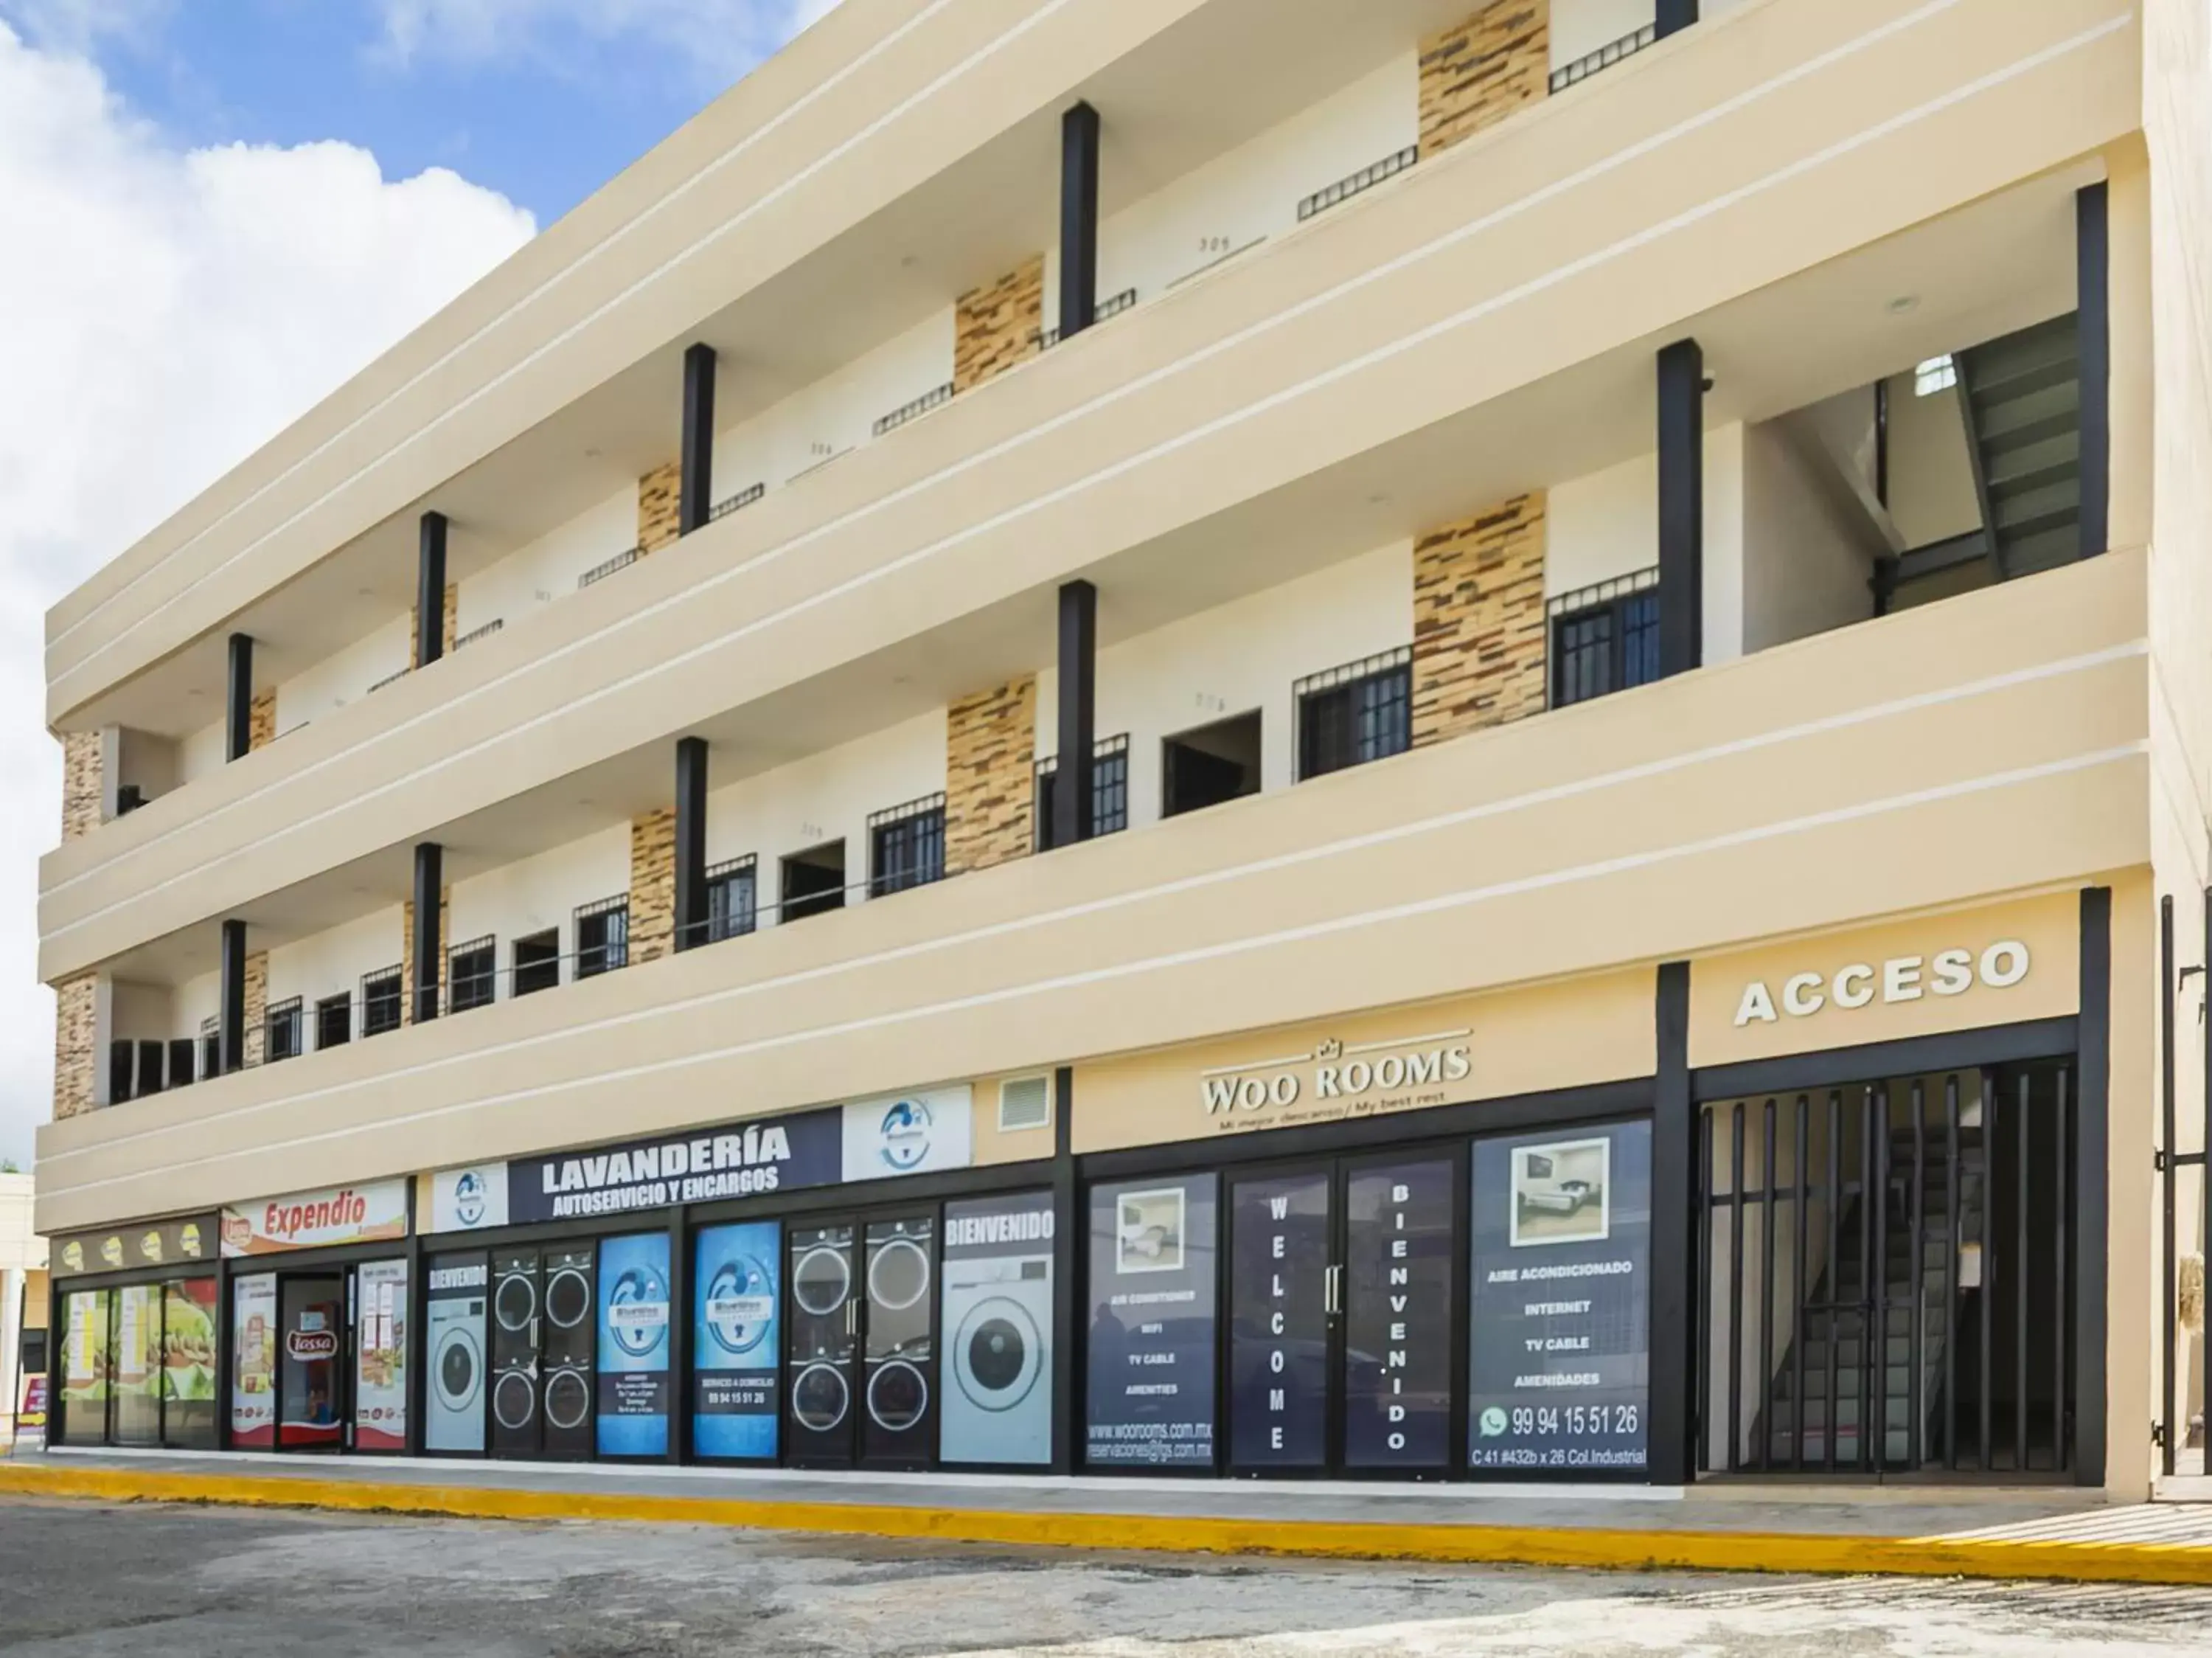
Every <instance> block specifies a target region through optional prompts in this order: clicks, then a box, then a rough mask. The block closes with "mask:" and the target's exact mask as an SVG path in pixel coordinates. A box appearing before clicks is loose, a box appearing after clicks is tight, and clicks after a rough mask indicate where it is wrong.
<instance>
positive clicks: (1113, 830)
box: [1030, 731, 1129, 852]
mask: <svg viewBox="0 0 2212 1658" xmlns="http://www.w3.org/2000/svg"><path fill="white" fill-rule="evenodd" d="M1059 777H1060V756H1059V755H1057V754H1048V755H1046V756H1045V758H1044V759H1041V760H1039V761H1038V762H1037V763H1036V792H1035V794H1034V795H1032V796H1031V800H1030V815H1031V817H1032V818H1033V819H1034V820H1035V827H1036V834H1035V835H1034V836H1033V837H1032V839H1033V843H1034V844H1035V846H1036V850H1038V851H1040V852H1049V851H1050V850H1052V849H1053V847H1054V844H1056V843H1055V842H1054V840H1053V838H1052V790H1053V784H1054V783H1055V782H1056V781H1057V780H1058V779H1059ZM1128 826H1129V734H1128V733H1127V732H1126V731H1122V732H1118V733H1116V734H1115V735H1113V736H1111V737H1100V738H1097V739H1096V740H1095V741H1092V743H1091V839H1093V840H1097V838H1100V837H1101V836H1103V835H1115V834H1119V833H1120V832H1121V831H1122V830H1124V829H1127V827H1128Z"/></svg>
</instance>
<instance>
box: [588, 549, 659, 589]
mask: <svg viewBox="0 0 2212 1658" xmlns="http://www.w3.org/2000/svg"><path fill="white" fill-rule="evenodd" d="M644 557H645V549H644V548H643V547H628V548H625V549H624V550H623V551H622V552H618V553H617V554H616V555H615V556H614V557H613V558H610V559H608V560H606V561H605V563H604V564H594V565H592V567H591V569H589V570H586V571H585V572H584V573H583V574H582V575H581V576H578V577H577V578H576V591H577V592H579V593H581V592H582V591H583V590H584V589H585V588H587V587H591V586H592V585H594V584H595V583H597V582H604V581H605V580H606V579H607V577H608V576H612V575H613V574H614V573H615V572H616V571H617V570H628V569H629V567H630V566H631V565H632V564H635V563H636V562H637V561H638V560H639V559H641V558H644Z"/></svg>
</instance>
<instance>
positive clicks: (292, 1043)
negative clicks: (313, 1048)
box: [261, 996, 307, 1065]
mask: <svg viewBox="0 0 2212 1658" xmlns="http://www.w3.org/2000/svg"><path fill="white" fill-rule="evenodd" d="M306 1027H307V1003H306V1001H305V1000H304V999H303V998H302V997H296V996H295V997H288V998H287V999H286V1000H284V1001H282V1002H276V1003H270V1005H269V1006H268V1007H267V1008H264V1009H263V1010H262V1014H261V1063H262V1064H264V1065H273V1064H276V1063H277V1062H278V1061H279V1060H282V1059H297V1058H299V1057H300V1055H301V1053H302V1052H303V1051H305V1049H304V1047H303V1045H302V1044H303V1043H304V1041H305V1039H306V1037H307V1028H306ZM280 1033H281V1036H282V1039H281V1040H280V1039H279V1037H280Z"/></svg>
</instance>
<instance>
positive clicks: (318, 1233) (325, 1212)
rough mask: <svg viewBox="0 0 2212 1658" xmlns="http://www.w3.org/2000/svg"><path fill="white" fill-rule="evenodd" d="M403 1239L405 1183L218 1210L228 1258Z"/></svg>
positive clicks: (373, 1184)
mask: <svg viewBox="0 0 2212 1658" xmlns="http://www.w3.org/2000/svg"><path fill="white" fill-rule="evenodd" d="M406 1235H407V1182H406V1181H404V1180H372V1181H370V1182H369V1183H368V1185H366V1186H338V1187H337V1188H335V1189H333V1190H330V1191H325V1192H295V1193H293V1194H292V1195H291V1196H290V1197H289V1198H269V1199H267V1200H266V1201H265V1202H263V1203H258V1204H242V1205H240V1207H238V1208H235V1209H226V1210H223V1211H222V1253H224V1254H226V1255H231V1256H238V1255H274V1254H276V1253H281V1252H283V1251H284V1250H288V1249H320V1248H325V1247H330V1246H332V1245H336V1244H358V1243H381V1242H384V1241H386V1240H389V1239H392V1238H404V1237H405V1236H406Z"/></svg>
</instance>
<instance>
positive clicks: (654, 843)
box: [629, 807, 676, 964]
mask: <svg viewBox="0 0 2212 1658" xmlns="http://www.w3.org/2000/svg"><path fill="white" fill-rule="evenodd" d="M674 948H676V812H675V808H672V807H663V808H661V809H660V810H659V811H657V812H647V814H645V815H644V816H643V817H641V818H633V819H631V820H630V826H629V959H630V961H631V962H632V963H633V964H635V963H637V962H641V961H655V960H659V958H660V957H662V956H664V955H667V954H670V953H671V951H673V950H674Z"/></svg>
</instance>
